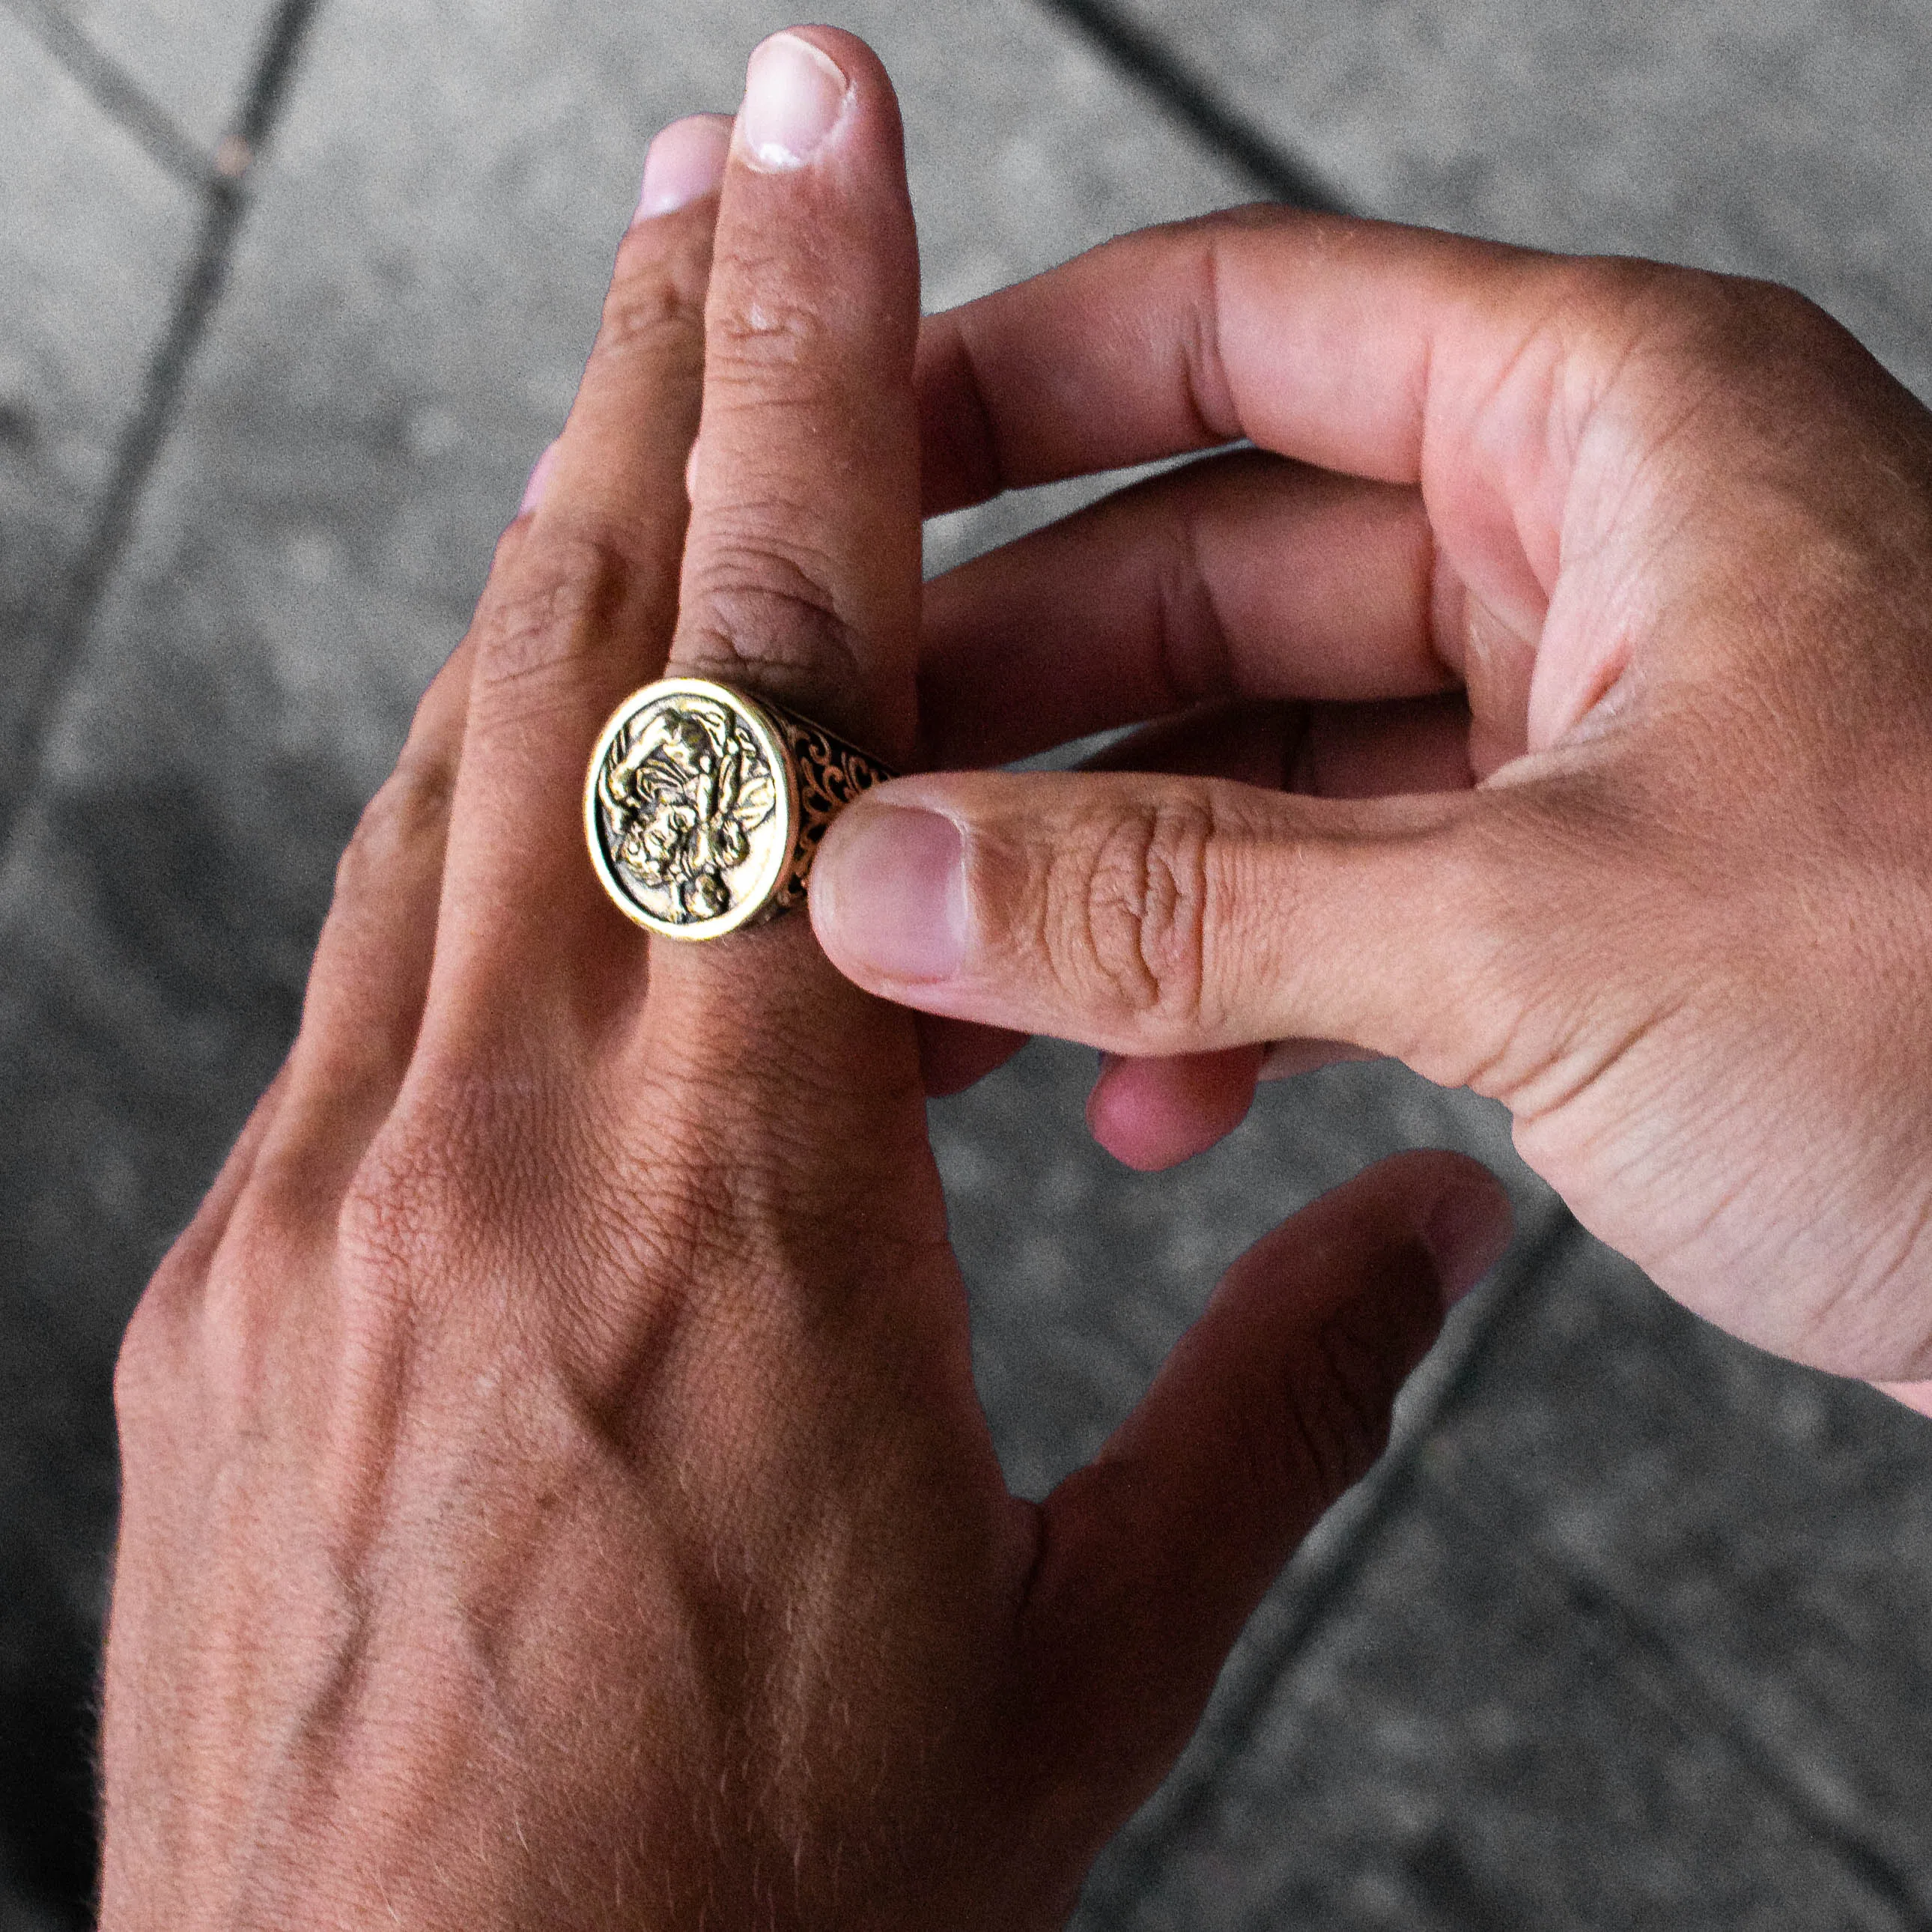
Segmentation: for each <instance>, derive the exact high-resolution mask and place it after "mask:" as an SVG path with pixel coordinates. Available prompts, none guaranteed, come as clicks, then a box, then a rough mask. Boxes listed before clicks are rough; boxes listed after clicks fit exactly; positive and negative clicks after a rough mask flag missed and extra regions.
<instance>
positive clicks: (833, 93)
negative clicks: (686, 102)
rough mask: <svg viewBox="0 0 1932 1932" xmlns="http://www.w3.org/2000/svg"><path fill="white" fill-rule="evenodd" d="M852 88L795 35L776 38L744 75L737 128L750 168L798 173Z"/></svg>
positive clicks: (829, 62)
mask: <svg viewBox="0 0 1932 1932" xmlns="http://www.w3.org/2000/svg"><path fill="white" fill-rule="evenodd" d="M849 92H850V83H848V82H847V80H846V78H845V77H844V74H843V73H841V71H840V70H839V68H838V66H837V65H835V63H834V62H833V61H832V59H831V58H830V57H829V55H826V54H823V53H820V52H819V50H818V49H817V48H816V47H815V46H813V45H812V44H811V42H810V41H809V40H800V39H799V37H798V36H797V35H796V34H773V35H772V37H771V38H770V39H769V40H766V41H765V42H764V43H763V45H762V46H760V47H758V48H757V50H756V51H755V52H754V53H753V54H752V55H751V65H750V66H749V67H748V68H746V70H745V104H744V105H743V106H742V107H740V108H739V110H738V126H739V130H740V132H741V133H742V134H743V136H744V140H745V154H746V157H748V159H749V160H750V161H751V164H752V166H754V167H758V168H763V169H765V170H766V172H770V173H776V172H779V171H781V169H786V168H802V166H804V165H805V163H806V162H807V161H808V160H811V157H812V156H813V155H814V154H816V153H817V151H818V149H819V148H820V146H822V145H823V143H824V140H825V137H826V136H827V135H828V134H829V133H831V132H832V128H833V127H834V126H835V125H836V124H837V122H838V116H839V113H840V112H841V110H842V109H843V108H844V105H845V97H846V95H847V93H849Z"/></svg>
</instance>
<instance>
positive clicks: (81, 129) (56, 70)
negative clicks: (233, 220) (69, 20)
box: [0, 12, 194, 757]
mask: <svg viewBox="0 0 1932 1932" xmlns="http://www.w3.org/2000/svg"><path fill="white" fill-rule="evenodd" d="M0 180H4V181H5V184H6V187H5V195H4V198H0V634H4V635H5V637H6V638H7V655H8V658H9V669H8V675H7V678H6V679H5V680H4V682H0V756H7V757H10V756H12V755H13V754H14V753H15V751H17V747H16V746H15V745H14V743H13V730H12V727H11V719H12V711H13V704H14V703H15V702H16V701H17V697H18V694H20V692H21V691H23V689H24V688H26V685H27V683H28V679H29V678H30V676H31V673H32V672H33V670H34V668H35V667H36V666H37V664H38V663H39V662H40V659H41V658H42V656H43V653H44V652H46V650H47V649H49V647H50V640H49V635H48V629H49V625H50V623H51V622H52V619H53V616H54V613H55V607H56V606H57V604H58V602H59V600H60V596H61V592H62V586H63V584H64V583H65V578H66V575H67V573H68V571H69V569H70V568H71V567H72V565H73V564H74V562H75V560H76V559H77V556H78V554H79V552H80V549H81V547H82V546H83V544H84V543H85V541H86V537H87V534H88V530H89V519H90V517H91V516H92V511H93V509H94V506H95V505H96V503H97V502H98V501H99V499H100V496H101V491H102V490H103V488H104V486H105V484H106V483H107V478H108V476H109V475H110V471H111V469H112V466H113V461H114V456H115V449H116V447H117V446H118V441H119V438H120V436H121V432H122V431H123V429H124V427H125V425H126V424H127V421H128V419H129V418H130V416H131V415H132V414H133V411H134V409H135V407H136V404H137V402H138V400H139V395H140V391H141V381H142V374H143V371H144V370H145V365H146V359H147V357H148V354H149V353H150V352H151V349H152V347H153V345H154V341H155V340H156V339H157V337H158V335H160V331H161V329H162V326H163V323H164V321H165V319H166V314H167V312H168V307H169V302H170V300H171V299H172V293H173V285H174V283H175V278H176V276H177V275H178V272H179V269H180V265H181V261H182V260H183V257H184V253H185V251H186V248H187V245H188V243H189V241H190V239H191V236H192V234H193V218H194V209H193V206H192V205H191V202H190V197H189V196H187V195H186V194H185V193H183V191H182V190H181V188H180V187H179V186H178V184H176V183H175V182H174V181H171V180H169V178H167V177H166V175H163V173H162V172H160V170H159V169H157V168H156V167H155V166H154V164H153V163H152V162H151V160H150V159H149V157H148V155H147V154H145V152H144V151H142V149H141V148H140V147H139V145H138V143H136V142H135V141H133V139H131V138H130V136H128V135H127V133H125V131H124V130H122V129H121V128H120V127H117V126H116V125H115V124H114V123H113V122H112V121H110V120H109V119H107V118H106V117H105V116H104V115H101V113H98V111H96V110H95V107H93V105H92V103H91V101H89V99H88V98H87V96H86V95H85V94H84V93H83V91H82V90H81V89H80V87H79V86H77V84H76V83H74V81H73V80H72V79H71V77H69V76H68V74H65V72H64V71H62V69H61V68H60V67H59V66H58V65H57V64H56V63H55V62H54V61H53V60H52V58H50V57H49V55H48V54H47V53H46V51H45V49H43V47H42V46H40V43H38V42H37V40H34V38H33V37H31V36H30V35H29V34H27V33H26V31H24V29H23V28H22V27H21V26H20V24H19V23H17V21H16V20H14V19H13V17H11V16H10V15H9V14H7V13H4V12H0Z"/></svg>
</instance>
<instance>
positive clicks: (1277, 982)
mask: <svg viewBox="0 0 1932 1932" xmlns="http://www.w3.org/2000/svg"><path fill="white" fill-rule="evenodd" d="M1497 809H1498V808H1496V807H1495V806H1493V804H1492V803H1491V802H1490V800H1489V799H1487V797H1486V796H1483V795H1481V794H1469V793H1457V794H1434V795H1429V796H1411V797H1401V798H1385V799H1311V798H1303V797H1298V796H1289V795H1288V794H1286V793H1279V792H1271V791H1265V790H1260V789H1258V788H1256V787H1252V786H1248V785H1241V784H1232V783H1229V782H1228V781H1226V780H1223V779H1218V778H1201V777H1176V776H1172V775H1152V774H1146V773H1136V772H1051V773H1049V772H1035V773H1013V772H953V773H943V774H940V773H935V774H932V775H928V776H924V777H919V778H904V779H901V780H898V781H896V782H895V783H894V784H890V785H887V786H884V787H880V789H879V790H877V791H876V792H874V793H869V794H868V795H867V796H866V797H865V798H864V799H861V800H860V801H859V802H857V803H856V804H854V805H852V806H851V807H850V808H849V809H848V810H847V811H844V813H842V814H841V815H840V817H838V820H836V821H835V823H834V824H833V825H832V829H831V830H830V831H829V832H828V833H827V835H826V840H825V844H824V846H823V850H821V851H820V854H819V856H818V858H817V862H816V864H815V865H814V868H813V871H812V877H811V898H810V904H811V917H812V924H813V926H814V929H815V930H816V931H817V935H818V938H819V941H820V944H821V945H823V947H824V949H825V950H826V953H827V954H828V955H829V957H830V958H831V960H832V963H833V965H835V966H837V967H838V968H839V970H840V971H841V972H843V973H844V974H845V975H846V977H847V978H848V979H850V980H855V981H856V983H858V984H859V985H860V986H863V987H865V988H866V989H868V990H869V991H871V992H875V993H879V994H882V995H884V996H885V997H886V998H888V999H891V1000H895V1001H898V1002H899V1003H900V1004H902V1005H905V1006H910V1007H919V1008H920V1009H922V1010H924V1011H926V1012H928V1013H943V1014H946V1015H949V1016H952V1017H953V1018H956V1019H965V1020H974V1021H978V1022H982V1023H983V1024H985V1025H992V1026H998V1027H1004V1028H1012V1029H1013V1030H1016V1031H1019V1032H1022V1033H1044V1034H1053V1035H1055V1036H1057V1037H1060V1038H1062V1039H1067V1040H1082V1041H1085V1043H1088V1045H1090V1046H1099V1047H1103V1048H1105V1049H1107V1050H1109V1052H1114V1053H1118V1054H1124V1055H1132V1056H1134V1057H1136V1058H1146V1057H1148V1056H1152V1055H1172V1054H1178V1053H1199V1052H1214V1051H1218V1050H1220V1049H1226V1048H1229V1047H1235V1046H1249V1045H1253V1044H1256V1043H1259V1042H1262V1041H1268V1040H1284V1039H1298V1038H1315V1039H1325V1040H1339V1041H1346V1042H1347V1043H1350V1044H1352V1045H1353V1046H1358V1047H1363V1048H1366V1049H1369V1050H1370V1051H1371V1052H1376V1053H1384V1054H1391V1055H1395V1056H1396V1057H1397V1058H1400V1059H1403V1060H1406V1061H1408V1062H1409V1064H1410V1065H1411V1066H1412V1067H1415V1068H1416V1069H1417V1070H1418V1071H1419V1072H1421V1073H1424V1074H1427V1076H1429V1077H1430V1079H1435V1080H1438V1081H1441V1082H1444V1083H1445V1084H1446V1085H1461V1084H1463V1082H1464V1081H1465V1080H1466V1079H1468V1077H1469V1073H1470V1071H1471V1070H1472V1069H1474V1068H1476V1067H1481V1065H1483V1064H1485V1061H1487V1059H1488V1058H1490V1056H1492V1055H1494V1054H1495V1053H1496V1052H1497V1051H1498V1050H1499V1047H1500V1045H1501V1043H1502V1041H1503V1040H1505V1039H1506V1038H1507V1037H1508V1017H1509V1016H1508V1014H1507V1013H1505V1012H1503V1011H1502V1010H1500V1007H1499V996H1498V994H1497V992H1496V988H1497V987H1498V986H1499V985H1500V984H1501V983H1502V981H1501V980H1500V978H1499V975H1498V974H1496V972H1495V971H1493V970H1486V969H1489V968H1493V959H1494V956H1495V953H1496V950H1497V944H1498V940H1499V935H1500V934H1501V933H1502V932H1503V930H1504V929H1503V927H1502V925H1501V922H1500V921H1501V918H1502V916H1504V915H1505V914H1506V913H1507V910H1508V904H1509V898H1508V895H1507V894H1499V893H1498V892H1496V891H1495V890H1493V889H1492V882H1493V880H1495V879H1496V877H1497V870H1496V867H1495V865H1494V864H1493V861H1492V860H1491V859H1490V847H1491V845H1492V844H1493V841H1491V840H1490V839H1489V838H1487V837H1485V836H1484V832H1485V829H1486V827H1487V825H1488V823H1490V822H1491V821H1492V820H1493V818H1494V817H1495V814H1496V810H1497Z"/></svg>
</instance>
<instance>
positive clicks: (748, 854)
mask: <svg viewBox="0 0 1932 1932" xmlns="http://www.w3.org/2000/svg"><path fill="white" fill-rule="evenodd" d="M887 776H889V773H888V772H886V770H885V769H884V767H883V766H880V765H878V764H877V763H874V761H873V760H871V759H870V758H868V757H866V756H865V754H864V753H863V752H862V751H858V750H856V748H854V747H853V746H851V745H847V744H846V743H845V742H844V741H843V740H842V739H838V738H836V737H834V736H832V733H830V732H829V731H826V730H824V729H823V727H820V726H819V725H816V724H811V723H810V722H809V721H807V720H805V719H804V718H796V717H794V716H793V715H792V714H791V713H790V712H787V711H784V710H783V709H780V708H779V707H778V706H776V705H773V704H769V703H764V702H762V701H760V700H757V699H755V698H752V697H747V696H746V695H745V694H744V693H742V691H734V690H733V689H732V688H730V686H729V685H722V684H715V683H712V682H710V681H709V679H704V678H694V677H677V678H665V679H661V681H660V682H658V683H655V684H652V685H646V686H645V687H644V688H643V690H641V691H636V692H634V693H633V694H631V696H630V697H628V698H626V699H625V700H624V702H623V703H622V704H621V705H620V706H619V707H618V709H617V711H616V715H614V716H613V718H611V720H610V722H609V723H608V724H607V725H605V726H604V730H603V733H602V735H601V736H600V737H599V738H598V741H597V748H596V750H595V752H594V753H593V754H592V757H591V760H590V769H589V775H588V778H587V780H586V784H585V786H584V796H583V816H584V830H585V832H586V835H588V838H589V844H590V856H591V859H592V863H593V864H594V865H595V867H596V868H597V875H598V878H599V879H600V880H601V881H602V882H603V885H604V890H605V891H606V892H608V893H609V894H610V897H611V898H613V900H614V901H616V904H617V905H618V907H619V909H620V910H622V912H623V913H624V914H625V916H626V917H627V918H628V919H633V920H634V921H635V922H637V924H638V925H639V926H643V927H645V928H646V929H648V930H649V931H650V932H656V933H661V934H662V935H664V937H665V938H669V939H715V938H718V937H719V936H720V935H722V934H724V933H727V932H734V931H736V929H737V928H738V927H739V926H745V925H748V924H749V923H751V922H752V921H754V920H755V919H762V918H767V917H769V916H772V914H774V913H778V912H781V911H784V910H787V909H788V908H790V907H793V906H796V905H798V904H802V902H803V900H804V898H805V880H806V876H807V874H808V873H809V871H810V870H811V860H812V858H813V856H814V854H815V853H817V849H818V844H819V841H820V839H821V838H823V836H824V835H825V828H826V826H828V825H829V824H830V823H831V822H832V817H833V815H834V814H835V813H836V812H837V811H838V809H839V808H840V807H841V806H842V805H845V804H847V803H848V802H850V800H851V799H853V798H856V796H858V794H859V793H860V792H861V791H863V790H865V789H866V788H867V787H868V786H871V785H873V784H877V783H878V782H879V781H880V779H882V778H886V777H887Z"/></svg>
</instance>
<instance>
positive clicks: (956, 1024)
mask: <svg viewBox="0 0 1932 1932" xmlns="http://www.w3.org/2000/svg"><path fill="white" fill-rule="evenodd" d="M1027 1038H1028V1036H1027V1035H1026V1034H1023V1033H1013V1032H1010V1031H1008V1030H1007V1029H1006V1028H1004V1027H983V1026H974V1025H973V1024H972V1023H971V1022H970V1021H967V1020H949V1019H941V1017H940V1016H938V1015H937V1014H935V1013H921V1014H920V1015H919V1075H920V1077H921V1079H922V1080H923V1082H924V1083H925V1086H926V1097H927V1098H928V1099H929V1100H944V1099H945V1098H946V1097H947V1096H948V1095H949V1094H963V1093H964V1092H965V1091H966V1089H967V1088H969V1087H972V1086H977V1085H978V1084H979V1082H980V1081H982V1080H983V1079H986V1076H987V1075H988V1074H989V1073H997V1072H998V1070H999V1069H1000V1068H1001V1067H1004V1066H1005V1065H1006V1064H1007V1061H1010V1059H1012V1058H1013V1055H1015V1054H1016V1053H1017V1052H1019V1050H1020V1049H1021V1048H1022V1047H1023V1046H1025V1045H1026V1043H1027Z"/></svg>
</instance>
